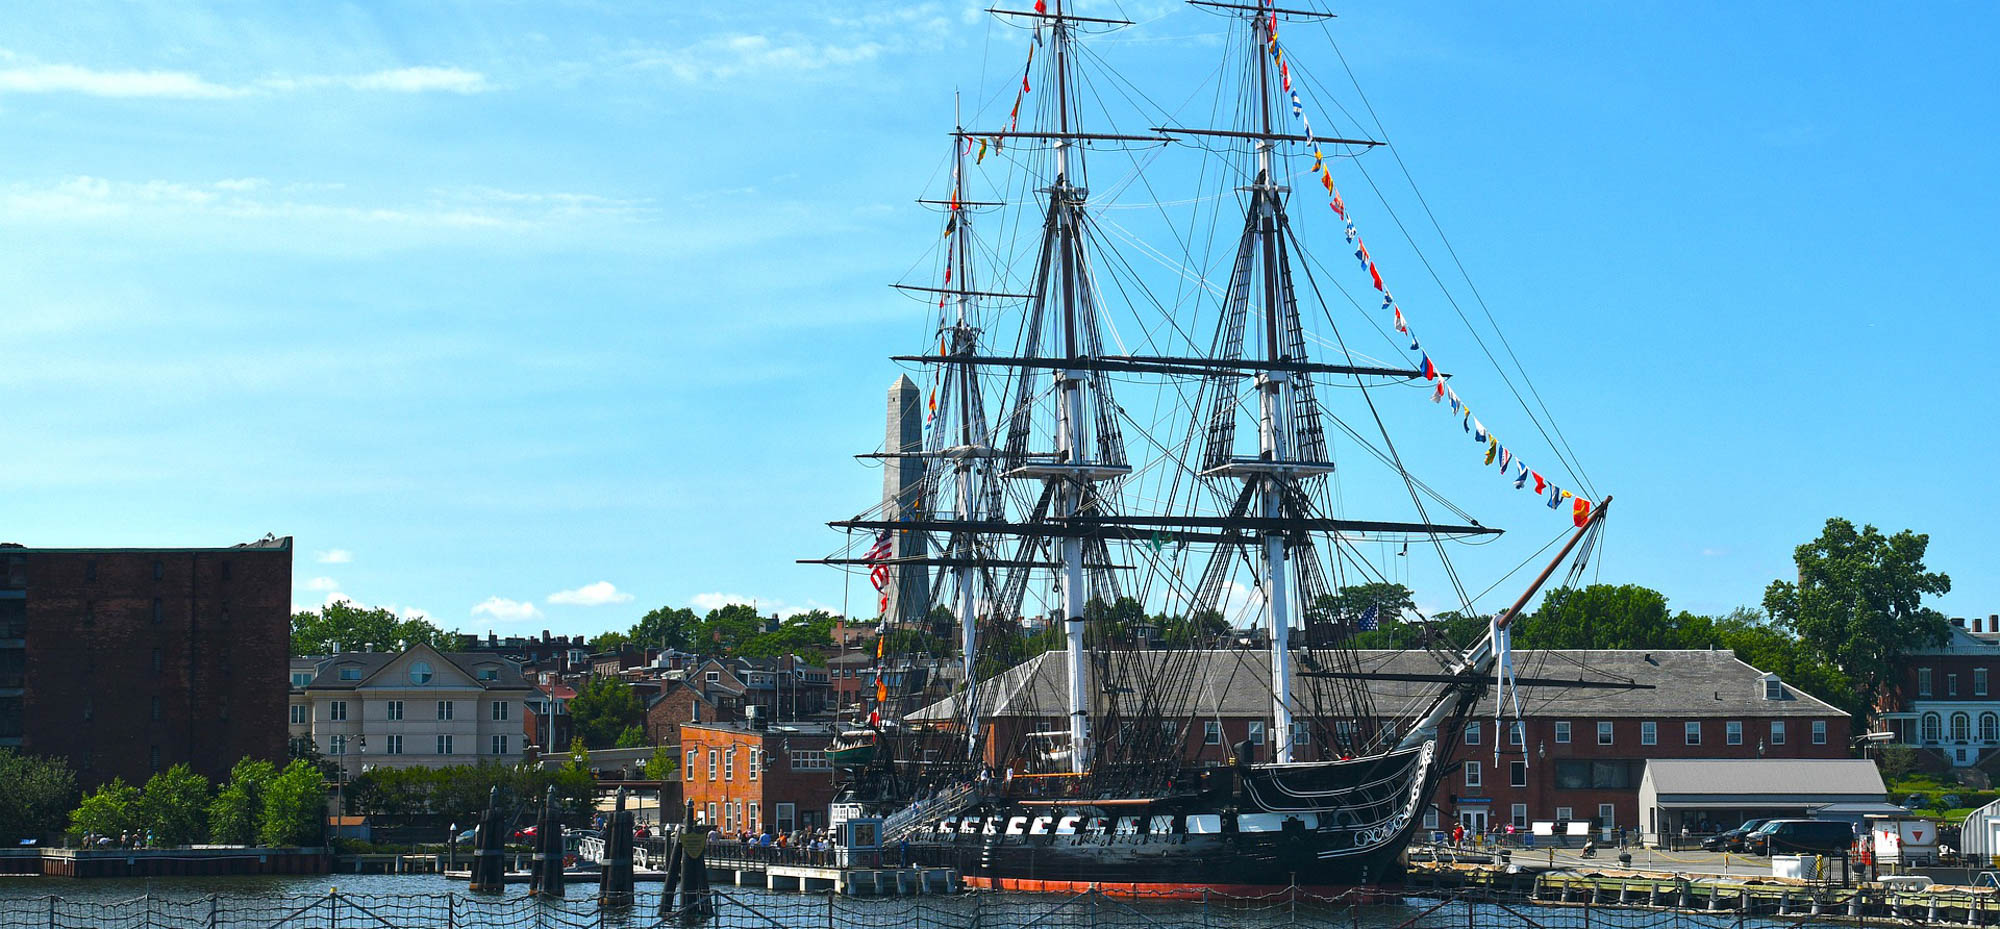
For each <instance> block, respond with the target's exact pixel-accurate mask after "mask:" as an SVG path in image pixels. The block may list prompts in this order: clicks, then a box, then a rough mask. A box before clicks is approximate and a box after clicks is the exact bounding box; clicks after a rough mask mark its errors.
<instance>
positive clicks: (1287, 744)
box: [1250, 14, 1292, 764]
mask: <svg viewBox="0 0 2000 929" xmlns="http://www.w3.org/2000/svg"><path fill="white" fill-rule="evenodd" d="M1252 20H1253V21H1254V22H1255V23H1256V27H1255V28H1253V29H1252V30H1251V33H1250V34H1251V37H1252V38H1253V39H1254V40H1255V41H1256V43H1257V47H1256V48H1253V49H1251V54H1253V55H1256V56H1257V60H1258V62H1259V64H1258V66H1257V117H1258V119H1259V120H1260V122H1261V124H1262V125H1261V127H1260V128H1261V130H1262V132H1263V134H1264V137H1263V138H1261V139H1258V140H1257V183H1256V185H1255V188H1254V190H1255V193H1254V195H1253V198H1252V200H1253V203H1254V208H1255V209H1256V210H1257V211H1258V214H1259V215H1258V216H1257V217H1256V219H1255V222H1256V226H1257V233H1258V238H1259V239H1260V240H1261V241H1259V242H1258V247H1259V248H1260V249H1261V250H1262V251H1263V255H1264V287H1263V291H1264V358H1265V360H1266V361H1269V362H1273V363H1276V362H1282V361H1284V360H1285V359H1284V357H1283V350H1282V348H1281V347H1280V346H1281V342H1280V334H1281V333H1280V318H1281V315H1282V307H1281V305H1280V302H1279V299H1280V296H1279V295H1280V290H1279V287H1278V247H1279V243H1278V206H1277V205H1278V197H1279V194H1280V193H1281V189H1280V187H1279V185H1278V183H1277V178H1276V177H1275V175H1274V174H1273V173H1272V170H1271V146H1272V145H1274V144H1275V143H1274V142H1273V140H1272V139H1271V137H1270V136H1271V71H1270V63H1269V62H1268V61H1267V60H1265V56H1264V54H1263V50H1264V47H1265V46H1266V45H1268V44H1269V43H1270V41H1271V35H1270V28H1271V27H1270V24H1269V22H1268V21H1267V20H1266V19H1265V18H1264V17H1263V16H1260V15H1256V14H1252ZM1286 379H1287V372H1285V371H1281V370H1277V369H1276V367H1275V366H1274V367H1272V368H1267V369H1266V370H1264V371H1263V372H1261V373H1259V374H1258V375H1257V394H1258V401H1257V456H1258V457H1259V458H1262V459H1264V460H1265V461H1269V462H1273V463H1276V462H1281V461H1284V460H1285V458H1286V454H1285V436H1286V435H1287V433H1288V430H1287V429H1286V426H1285V423H1284V422H1283V421H1282V418H1283V417H1284V416H1285V413H1286V411H1287V410H1289V409H1291V403H1290V402H1289V400H1288V398H1287V397H1286V396H1285V384H1286ZM1257 480H1258V481H1259V483H1260V485H1261V486H1260V487H1259V493H1260V495H1261V499H1260V501H1259V502H1260V504H1261V506H1262V508H1263V511H1264V518H1265V519H1279V518H1281V517H1282V516H1283V515H1284V485H1283V484H1282V483H1281V479H1280V478H1279V476H1278V474H1277V473H1276V472H1275V471H1274V472H1272V473H1268V474H1265V475H1262V476H1261V477H1260V478H1257ZM1263 543H1264V601H1265V605H1266V609H1267V611H1268V613H1269V615H1270V630H1271V727H1272V730H1273V731H1272V733H1271V760H1273V761H1275V762H1277V763H1279V764H1289V763H1291V760H1292V669H1291V659H1292V651H1291V629H1292V620H1291V609H1290V607H1291V604H1290V602H1289V593H1290V591H1289V589H1288V588H1287V586H1286V581H1285V531H1284V530H1283V529H1276V528H1273V529H1266V530H1265V531H1264V538H1263Z"/></svg>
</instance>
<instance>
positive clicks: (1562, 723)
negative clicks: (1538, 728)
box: [1517, 719, 1569, 745]
mask: <svg viewBox="0 0 2000 929" xmlns="http://www.w3.org/2000/svg"><path fill="white" fill-rule="evenodd" d="M1517 744H1518V743H1517ZM1556 744H1557V745H1568V744H1569V720H1567V719H1558V720H1556Z"/></svg>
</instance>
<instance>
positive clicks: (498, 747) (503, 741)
mask: <svg viewBox="0 0 2000 929" xmlns="http://www.w3.org/2000/svg"><path fill="white" fill-rule="evenodd" d="M493 754H495V755H505V754H507V737H506V736H504V735H496V736H494V737H493Z"/></svg>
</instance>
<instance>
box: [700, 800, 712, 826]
mask: <svg viewBox="0 0 2000 929" xmlns="http://www.w3.org/2000/svg"><path fill="white" fill-rule="evenodd" d="M701 821H702V822H705V823H708V824H710V825H713V824H714V823H715V804H713V803H711V804H709V805H708V809H706V810H703V811H702V819H701Z"/></svg>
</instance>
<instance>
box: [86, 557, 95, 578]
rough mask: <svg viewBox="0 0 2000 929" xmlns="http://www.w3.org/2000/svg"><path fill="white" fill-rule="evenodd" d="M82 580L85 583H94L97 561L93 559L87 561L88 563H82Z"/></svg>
mask: <svg viewBox="0 0 2000 929" xmlns="http://www.w3.org/2000/svg"><path fill="white" fill-rule="evenodd" d="M83 579H84V580H86V581H94V580H97V560H96V559H94V558H93V559H91V560H89V561H86V562H84V563H83Z"/></svg>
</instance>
